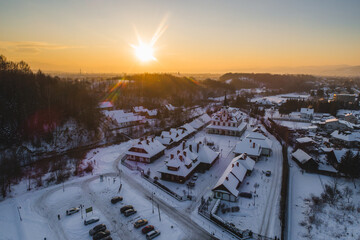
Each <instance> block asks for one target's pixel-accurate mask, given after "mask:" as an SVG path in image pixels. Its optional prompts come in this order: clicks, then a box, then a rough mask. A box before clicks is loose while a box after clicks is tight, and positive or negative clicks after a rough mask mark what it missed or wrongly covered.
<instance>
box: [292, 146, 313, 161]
mask: <svg viewBox="0 0 360 240" xmlns="http://www.w3.org/2000/svg"><path fill="white" fill-rule="evenodd" d="M292 156H293V157H294V158H295V159H296V160H298V161H299V162H301V163H302V164H304V163H306V162H307V161H309V160H310V159H311V156H309V154H307V153H306V152H304V151H303V150H301V149H298V150H296V151H295V152H293V153H292Z"/></svg>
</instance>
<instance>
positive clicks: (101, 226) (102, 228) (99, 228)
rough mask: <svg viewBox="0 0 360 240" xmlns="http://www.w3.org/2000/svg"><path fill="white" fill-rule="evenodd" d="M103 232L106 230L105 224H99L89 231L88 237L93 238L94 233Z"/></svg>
mask: <svg viewBox="0 0 360 240" xmlns="http://www.w3.org/2000/svg"><path fill="white" fill-rule="evenodd" d="M105 230H106V225H105V224H99V225H96V226H95V227H93V228H92V229H90V231H89V234H90V236H93V235H95V234H96V233H98V232H101V231H105Z"/></svg>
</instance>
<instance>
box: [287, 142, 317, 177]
mask: <svg viewBox="0 0 360 240" xmlns="http://www.w3.org/2000/svg"><path fill="white" fill-rule="evenodd" d="M291 155H292V159H293V160H294V161H295V162H296V163H297V164H299V166H300V167H301V168H303V169H305V170H310V171H311V170H317V169H318V166H319V164H318V163H317V162H315V160H314V159H313V158H312V157H311V156H310V155H309V154H307V153H306V152H304V151H303V150H301V149H300V148H299V149H297V150H296V151H295V152H293V153H292V154H291Z"/></svg>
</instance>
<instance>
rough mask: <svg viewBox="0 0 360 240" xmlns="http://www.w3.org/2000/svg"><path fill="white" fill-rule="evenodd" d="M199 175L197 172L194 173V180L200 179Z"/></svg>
mask: <svg viewBox="0 0 360 240" xmlns="http://www.w3.org/2000/svg"><path fill="white" fill-rule="evenodd" d="M198 177H199V175H198V174H197V173H194V175H193V176H192V180H193V181H196V180H197V179H198Z"/></svg>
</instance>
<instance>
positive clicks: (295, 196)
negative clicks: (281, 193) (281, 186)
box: [288, 160, 360, 240]
mask: <svg viewBox="0 0 360 240" xmlns="http://www.w3.org/2000/svg"><path fill="white" fill-rule="evenodd" d="M290 162H291V166H292V167H291V168H290V199H289V228H288V236H289V239H304V240H305V239H319V240H322V239H324V240H327V239H349V240H350V239H360V229H359V223H360V222H359V218H360V212H359V211H360V209H359V207H360V205H359V202H360V192H359V190H358V189H354V184H353V182H352V181H350V180H347V179H343V178H341V179H339V180H338V189H339V191H340V195H341V196H345V195H344V193H343V192H344V189H345V188H346V187H349V188H350V189H352V191H353V195H352V196H351V197H350V198H349V203H348V199H347V198H346V197H343V198H342V199H340V200H339V201H338V202H337V203H336V204H334V205H332V204H328V203H323V204H315V206H314V205H313V202H312V200H311V199H312V196H316V197H320V198H321V194H322V193H323V192H324V188H325V185H326V184H327V185H333V183H334V178H332V177H327V176H323V175H318V174H309V173H302V172H301V170H300V169H299V168H298V166H297V165H296V164H295V163H294V162H293V161H292V160H291V161H290ZM359 183H360V182H359V180H356V185H357V188H359ZM309 200H310V201H309ZM352 206H353V207H354V208H352ZM309 223H310V225H311V227H310V228H311V230H310V229H309V228H308V226H309ZM309 230H310V231H309Z"/></svg>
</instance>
